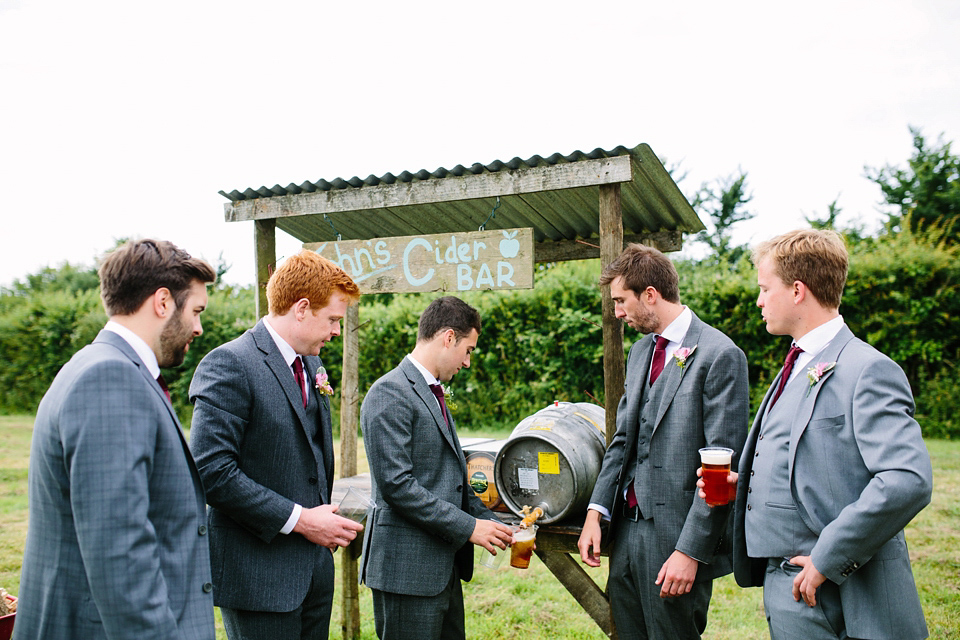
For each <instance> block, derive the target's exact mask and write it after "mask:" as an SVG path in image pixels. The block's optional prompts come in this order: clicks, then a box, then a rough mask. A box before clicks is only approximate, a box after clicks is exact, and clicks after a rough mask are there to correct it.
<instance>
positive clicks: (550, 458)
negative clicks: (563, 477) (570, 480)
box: [537, 451, 560, 475]
mask: <svg viewBox="0 0 960 640" xmlns="http://www.w3.org/2000/svg"><path fill="white" fill-rule="evenodd" d="M537 466H539V467H540V473H552V474H554V475H556V474H559V473H560V454H559V453H548V452H547V451H539V452H537Z"/></svg>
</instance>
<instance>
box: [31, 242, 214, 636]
mask: <svg viewBox="0 0 960 640" xmlns="http://www.w3.org/2000/svg"><path fill="white" fill-rule="evenodd" d="M99 275H100V296H101V298H102V299H103V307H104V309H105V310H106V312H107V315H108V316H109V318H110V321H109V322H107V325H106V326H105V327H104V329H103V330H102V331H101V332H100V334H99V335H98V336H97V338H96V340H94V341H93V344H90V345H88V346H86V347H84V348H83V349H81V350H80V351H79V352H77V354H76V355H74V356H73V358H71V359H70V361H69V362H68V363H67V364H65V365H64V366H63V368H62V369H61V370H60V372H59V373H58V374H57V377H56V379H55V380H54V381H53V384H52V385H50V389H49V390H48V391H47V393H46V394H45V395H44V397H43V400H42V401H41V402H40V407H39V408H38V409H37V419H36V422H35V423H34V430H33V443H32V445H31V450H30V473H29V482H28V483H29V505H30V526H29V528H28V529H27V544H26V549H25V551H24V555H23V570H22V573H21V575H20V602H19V609H18V611H17V619H16V620H17V623H16V625H15V628H14V631H13V637H14V638H15V639H16V640H39V639H41V638H43V639H44V640H47V639H66V638H78V639H80V638H82V639H83V640H98V639H100V638H110V639H118V638H120V639H129V640H139V639H141V638H157V639H159V638H164V639H168V640H185V639H191V640H213V638H214V625H213V597H212V594H211V593H210V591H211V580H210V547H209V545H208V543H207V535H206V533H207V530H206V515H205V512H204V495H203V485H202V484H201V482H200V476H199V475H198V474H197V469H196V467H195V466H194V463H193V458H192V457H191V456H190V451H189V450H188V449H187V442H186V440H185V439H184V437H183V434H182V433H181V431H180V423H179V421H178V420H177V415H176V413H175V412H174V410H173V406H172V405H171V404H170V399H169V395H168V394H167V393H166V384H165V383H164V382H163V378H162V376H160V367H174V366H177V365H179V364H180V363H181V362H183V357H184V353H185V352H186V350H187V348H188V345H189V343H190V341H191V340H192V339H193V338H194V337H195V336H199V335H200V334H201V333H202V331H203V329H202V327H201V325H200V313H201V312H202V311H203V310H204V309H205V308H206V305H207V290H206V283H208V282H213V281H214V280H215V279H216V272H215V271H214V270H213V268H211V267H210V265H209V264H207V263H206V262H204V261H203V260H199V259H196V258H192V257H191V256H190V255H189V254H187V253H186V252H185V251H183V250H181V249H178V248H177V247H175V246H174V245H172V244H171V243H169V242H165V241H155V240H140V241H131V242H128V243H126V244H125V245H123V246H121V247H120V248H118V249H116V250H115V251H114V252H112V253H111V254H110V255H108V256H107V257H106V258H105V259H104V260H103V263H102V264H101V265H100V270H99Z"/></svg>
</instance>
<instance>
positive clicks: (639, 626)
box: [607, 518, 713, 640]
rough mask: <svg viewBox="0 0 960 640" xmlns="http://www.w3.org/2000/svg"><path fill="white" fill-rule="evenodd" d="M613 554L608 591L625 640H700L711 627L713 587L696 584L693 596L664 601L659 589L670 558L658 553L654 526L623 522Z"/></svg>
mask: <svg viewBox="0 0 960 640" xmlns="http://www.w3.org/2000/svg"><path fill="white" fill-rule="evenodd" d="M616 527H617V531H616V538H615V539H614V541H613V547H612V548H611V550H610V577H609V578H608V579H607V591H608V592H609V594H610V607H611V609H612V612H613V623H614V625H616V628H617V637H618V638H620V640H634V639H636V640H647V639H650V640H660V639H666V638H669V639H670V640H697V639H699V638H700V634H702V633H703V630H704V629H706V627H707V608H708V607H709V606H710V596H711V594H712V593H713V581H712V580H703V581H700V582H695V583H694V585H693V589H692V590H691V591H690V593H687V594H684V595H682V596H677V597H676V598H661V597H660V586H659V585H657V584H654V583H655V582H656V579H657V574H658V573H659V572H660V568H661V567H663V563H664V562H665V561H666V558H663V557H661V554H660V552H659V551H658V547H659V545H658V541H657V531H656V525H655V523H654V521H653V520H642V519H641V520H639V521H637V522H633V521H631V520H628V519H626V518H621V519H619V520H618V521H617V524H616Z"/></svg>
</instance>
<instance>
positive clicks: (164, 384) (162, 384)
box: [157, 373, 173, 404]
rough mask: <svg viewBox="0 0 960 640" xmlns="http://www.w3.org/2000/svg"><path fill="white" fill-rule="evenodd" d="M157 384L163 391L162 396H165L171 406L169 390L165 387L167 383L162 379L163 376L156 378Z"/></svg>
mask: <svg viewBox="0 0 960 640" xmlns="http://www.w3.org/2000/svg"><path fill="white" fill-rule="evenodd" d="M157 384H159V385H160V388H161V389H163V393H164V395H166V396H167V400H168V401H169V402H170V404H173V400H171V399H170V388H169V387H168V386H167V381H166V380H164V379H163V374H162V373H161V374H160V375H158V376H157Z"/></svg>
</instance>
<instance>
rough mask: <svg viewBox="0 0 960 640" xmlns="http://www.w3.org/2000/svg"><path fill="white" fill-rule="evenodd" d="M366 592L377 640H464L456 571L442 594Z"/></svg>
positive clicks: (373, 590) (458, 581) (461, 602)
mask: <svg viewBox="0 0 960 640" xmlns="http://www.w3.org/2000/svg"><path fill="white" fill-rule="evenodd" d="M370 591H371V592H372V593H373V617H374V622H375V624H376V628H377V637H378V638H380V640H465V638H466V633H465V631H464V627H463V588H462V586H461V584H460V574H459V572H458V571H457V570H456V569H454V570H453V575H452V576H450V582H449V583H448V584H447V586H446V587H445V588H444V590H443V591H441V592H440V593H439V594H437V595H435V596H408V595H404V594H402V593H389V592H387V591H378V590H377V589H371V590H370Z"/></svg>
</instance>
